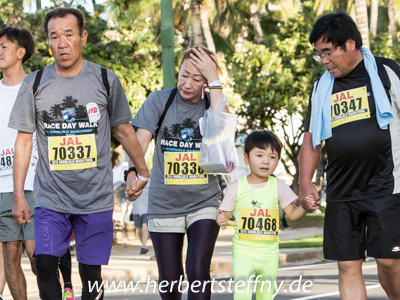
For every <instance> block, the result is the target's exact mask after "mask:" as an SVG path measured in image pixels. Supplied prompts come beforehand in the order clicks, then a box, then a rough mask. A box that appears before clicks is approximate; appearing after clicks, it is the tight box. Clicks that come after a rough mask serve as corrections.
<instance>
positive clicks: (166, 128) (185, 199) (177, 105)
mask: <svg viewBox="0 0 400 300" xmlns="http://www.w3.org/2000/svg"><path fill="white" fill-rule="evenodd" d="M171 91H172V90H161V91H156V92H153V93H151V94H150V95H149V97H148V98H147V99H146V101H145V102H144V104H143V105H142V107H141V108H140V109H139V111H138V113H137V114H136V116H135V117H134V119H133V121H132V125H133V126H134V127H137V128H143V129H146V130H148V131H150V132H151V133H152V134H153V135H154V134H155V132H156V130H157V124H158V121H159V119H160V117H161V115H162V113H163V111H164V108H165V104H166V103H167V101H168V97H169V95H170V94H171ZM205 110H206V107H205V100H199V101H197V102H196V103H193V102H189V101H186V100H184V99H183V98H182V97H181V95H180V93H179V92H177V94H176V96H175V99H174V101H173V102H172V104H171V106H170V107H169V109H168V112H167V114H166V115H165V119H164V122H163V124H162V125H161V128H160V130H159V132H158V136H157V140H156V148H155V152H154V158H153V171H152V174H151V187H150V192H149V206H148V211H147V215H148V218H149V219H151V218H173V217H179V216H184V215H187V214H190V213H193V212H196V211H198V210H200V209H202V208H205V207H218V206H219V202H218V201H219V200H220V198H221V192H220V189H219V186H218V181H217V178H216V176H214V175H208V183H205V182H206V181H207V176H206V175H205V174H204V172H203V171H202V170H201V169H199V168H198V165H197V161H195V158H196V154H198V152H199V150H200V144H201V139H202V136H201V134H200V128H199V119H200V118H201V117H203V115H204V112H205ZM182 178H183V179H182ZM180 180H181V182H180ZM171 183H172V184H171ZM193 183H196V184H193ZM199 183H200V184H199Z"/></svg>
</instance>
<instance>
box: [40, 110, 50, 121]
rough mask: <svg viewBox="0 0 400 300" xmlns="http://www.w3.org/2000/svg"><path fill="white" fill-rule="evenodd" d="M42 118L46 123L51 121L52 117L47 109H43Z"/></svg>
mask: <svg viewBox="0 0 400 300" xmlns="http://www.w3.org/2000/svg"><path fill="white" fill-rule="evenodd" d="M42 120H43V122H45V123H49V122H50V120H51V117H50V115H49V113H48V112H47V110H43V111H42Z"/></svg>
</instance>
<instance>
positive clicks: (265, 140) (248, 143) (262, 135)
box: [244, 130, 282, 159]
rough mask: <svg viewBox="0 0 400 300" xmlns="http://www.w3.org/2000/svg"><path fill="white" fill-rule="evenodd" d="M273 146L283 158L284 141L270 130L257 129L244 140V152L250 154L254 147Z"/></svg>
mask: <svg viewBox="0 0 400 300" xmlns="http://www.w3.org/2000/svg"><path fill="white" fill-rule="evenodd" d="M268 147H271V149H272V150H274V151H276V152H277V153H278V155H279V159H280V158H281V152H282V142H281V140H280V139H279V138H278V137H277V136H276V135H275V134H273V133H272V132H271V131H269V130H255V131H253V132H252V133H251V134H250V135H249V136H248V137H247V138H246V140H245V141H244V152H245V153H246V154H247V155H249V154H250V151H251V150H253V149H254V148H260V149H264V150H265V149H267V148H268Z"/></svg>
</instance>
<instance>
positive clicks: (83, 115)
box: [75, 105, 87, 119]
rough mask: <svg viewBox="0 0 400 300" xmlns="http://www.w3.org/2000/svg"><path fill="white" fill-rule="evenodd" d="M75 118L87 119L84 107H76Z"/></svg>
mask: <svg viewBox="0 0 400 300" xmlns="http://www.w3.org/2000/svg"><path fill="white" fill-rule="evenodd" d="M75 117H76V118H77V119H86V118H87V112H86V107H85V106H84V105H78V108H77V109H76V111H75Z"/></svg>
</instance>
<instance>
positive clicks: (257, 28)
mask: <svg viewBox="0 0 400 300" xmlns="http://www.w3.org/2000/svg"><path fill="white" fill-rule="evenodd" d="M250 14H251V20H252V22H253V28H254V35H255V38H256V44H262V43H263V42H264V36H263V31H262V29H261V24H260V18H259V17H258V7H257V5H256V4H255V3H254V2H253V3H251V4H250Z"/></svg>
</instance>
